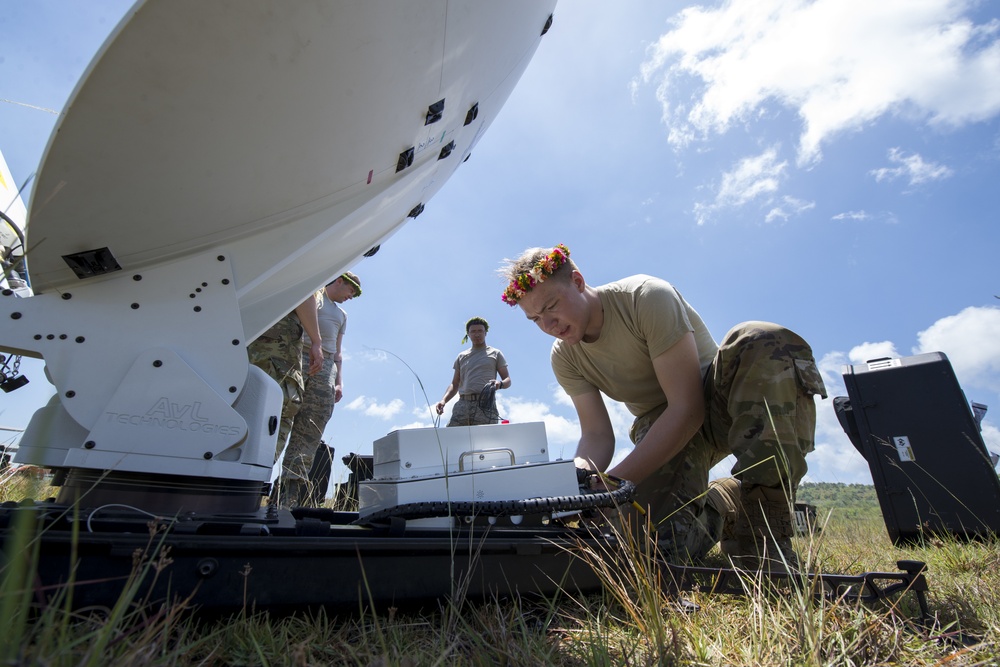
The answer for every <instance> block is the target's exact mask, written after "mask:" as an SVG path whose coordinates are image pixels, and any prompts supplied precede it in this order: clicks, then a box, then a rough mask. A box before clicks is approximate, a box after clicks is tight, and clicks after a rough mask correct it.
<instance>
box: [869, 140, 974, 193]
mask: <svg viewBox="0 0 1000 667" xmlns="http://www.w3.org/2000/svg"><path fill="white" fill-rule="evenodd" d="M888 157H889V162H894V163H896V164H898V165H899V166H898V167H882V168H880V169H872V170H871V171H870V172H869V173H870V174H871V175H873V176H874V177H875V180H876V181H878V182H882V181H893V180H895V179H897V178H900V177H905V178H907V179H908V180H909V183H910V185H920V184H921V183H926V182H927V181H940V180H941V179H943V178H948V177H949V176H951V175H952V174H953V173H954V172H953V171H952V170H951V169H950V168H949V167H946V166H944V165H941V164H935V163H934V162H924V159H923V158H922V157H921V156H920V155H919V154H917V153H914V154H912V155H904V154H903V151H902V150H900V149H899V148H890V149H889V156H888Z"/></svg>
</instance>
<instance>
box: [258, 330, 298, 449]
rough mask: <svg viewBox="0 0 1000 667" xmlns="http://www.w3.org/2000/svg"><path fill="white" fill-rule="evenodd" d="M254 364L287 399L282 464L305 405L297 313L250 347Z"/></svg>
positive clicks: (281, 429)
mask: <svg viewBox="0 0 1000 667" xmlns="http://www.w3.org/2000/svg"><path fill="white" fill-rule="evenodd" d="M247 354H248V355H249V357H250V363H251V364H253V365H254V366H256V367H257V368H260V369H261V370H262V371H264V372H265V373H267V374H268V375H270V376H271V377H272V378H274V380H275V381H276V382H277V383H278V385H279V386H280V387H281V391H282V394H283V399H282V403H281V418H280V421H279V424H278V444H277V448H276V450H275V452H274V460H275V461H277V460H278V456H279V455H280V454H281V450H282V448H284V446H285V440H287V439H288V434H289V433H291V431H292V424H293V423H294V422H295V415H296V413H297V412H298V411H299V405H300V404H301V403H302V392H303V391H304V390H305V382H304V379H303V376H302V325H301V324H299V318H298V316H297V315H295V313H290V314H288V315H286V316H285V317H283V318H282V319H280V320H278V322H277V323H275V324H274V326H272V327H271V328H270V329H268V330H267V331H265V332H264V333H262V334H261V335H260V336H258V337H257V339H256V340H254V341H253V342H252V343H250V345H248V346H247Z"/></svg>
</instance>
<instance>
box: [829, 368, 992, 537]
mask: <svg viewBox="0 0 1000 667" xmlns="http://www.w3.org/2000/svg"><path fill="white" fill-rule="evenodd" d="M844 384H845V385H846V387H847V394H848V398H847V399H845V398H844V397H838V398H836V399H834V408H835V409H836V412H837V416H838V418H839V419H840V422H841V425H842V426H843V427H844V430H845V431H847V434H848V435H849V436H850V437H851V441H852V442H853V443H854V446H855V447H857V449H858V451H860V452H861V454H862V455H863V456H864V457H865V459H866V460H867V461H868V465H869V467H870V468H871V473H872V479H873V481H874V483H875V491H876V493H877V495H878V499H879V504H880V505H881V507H882V515H883V517H884V518H885V525H886V528H887V529H888V531H889V537H890V538H891V539H892V541H893V543H894V544H897V545H900V544H907V543H913V542H916V541H919V540H920V539H921V537H922V536H924V535H945V534H950V535H954V536H956V537H958V538H960V539H971V538H976V537H985V536H988V535H991V534H996V533H998V532H1000V478H998V477H997V474H996V472H995V470H994V469H993V463H992V461H991V460H990V456H989V453H988V452H987V450H986V446H985V444H984V443H983V439H982V435H981V434H980V429H979V423H978V421H977V420H976V418H975V417H974V416H973V414H972V411H971V410H970V408H969V404H968V402H967V401H966V398H965V394H964V393H963V392H962V389H961V387H960V386H959V384H958V379H957V378H956V377H955V373H954V370H953V369H952V367H951V363H950V362H949V361H948V358H947V357H946V356H945V355H944V354H943V353H941V352H932V353H929V354H919V355H915V356H911V357H902V358H896V359H888V358H887V359H875V360H872V361H869V362H867V363H864V364H858V365H854V366H845V367H844Z"/></svg>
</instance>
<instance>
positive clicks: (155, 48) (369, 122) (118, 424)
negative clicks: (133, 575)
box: [0, 0, 555, 495]
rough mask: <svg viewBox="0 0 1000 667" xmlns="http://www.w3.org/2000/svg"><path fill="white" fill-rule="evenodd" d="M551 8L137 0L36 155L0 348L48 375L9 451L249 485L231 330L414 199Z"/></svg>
mask: <svg viewBox="0 0 1000 667" xmlns="http://www.w3.org/2000/svg"><path fill="white" fill-rule="evenodd" d="M554 5H555V2H554V0H547V1H542V0H515V1H508V2H504V3H485V2H479V1H477V0H464V1H456V0H425V1H422V2H419V3H416V2H398V1H396V0H366V1H365V2H352V1H350V0H342V1H339V2H330V1H329V0H300V1H297V2H286V1H283V0H147V1H145V2H139V3H137V4H136V6H135V7H134V8H133V9H132V10H131V11H130V12H129V14H128V15H127V16H126V17H125V19H123V21H122V22H121V24H120V25H119V26H118V27H117V28H116V29H115V31H114V32H113V34H112V35H111V36H110V37H109V39H108V41H107V42H106V43H105V45H104V46H103V48H102V49H101V51H100V52H99V53H98V55H97V56H96V58H95V59H94V61H93V63H91V65H90V67H89V68H88V69H87V71H86V72H85V74H84V76H83V77H82V79H81V81H80V83H79V84H78V85H77V88H76V90H75V91H74V93H73V95H72V96H71V97H70V101H69V103H68V105H67V108H66V110H65V112H64V114H63V115H62V117H61V120H60V122H59V124H58V125H57V127H56V129H55V131H54V132H53V135H52V137H51V139H50V141H49V145H48V147H47V149H46V153H45V156H44V158H43V162H42V166H41V168H40V170H39V173H38V177H37V181H36V184H35V187H34V191H33V195H32V199H31V203H30V207H29V215H28V227H29V245H30V246H31V247H33V250H32V251H31V253H30V267H31V283H32V287H33V289H34V292H35V294H36V296H34V297H31V298H28V299H17V298H7V299H2V300H0V304H2V306H0V307H2V308H3V313H0V318H2V319H3V324H2V325H0V327H2V328H0V347H2V348H4V349H8V350H10V351H15V352H20V353H23V354H28V355H30V356H42V357H44V358H45V360H46V367H47V372H48V375H49V377H50V379H51V380H52V382H53V384H55V386H56V388H57V390H58V394H57V396H56V397H55V398H54V399H53V401H52V403H50V404H49V406H46V407H45V408H42V409H41V410H39V412H38V413H37V414H36V415H35V417H34V418H33V420H32V423H31V424H30V425H29V427H28V429H27V430H26V432H25V435H24V438H23V439H22V443H21V449H20V452H19V459H20V460H22V461H24V462H31V463H36V464H38V465H47V466H50V467H54V468H63V469H70V470H73V471H83V470H89V471H94V474H95V475H96V474H98V472H99V473H100V475H104V471H108V470H112V471H115V473H123V474H130V475H140V476H145V475H152V476H159V475H164V474H166V475H175V476H194V477H198V478H206V477H207V478H213V479H216V480H232V481H233V482H234V483H235V484H237V486H239V487H240V493H238V494H237V495H241V494H242V491H243V490H244V489H245V488H247V485H249V487H253V486H254V485H258V487H259V484H260V483H261V482H266V480H267V479H269V476H270V466H271V463H272V461H271V457H272V452H273V443H274V435H273V433H269V432H268V431H269V430H270V429H269V426H268V416H273V414H274V412H275V405H276V403H275V401H276V400H277V399H276V398H275V394H274V392H275V391H276V385H274V384H273V383H272V382H271V381H270V380H269V379H268V378H266V377H257V376H256V375H255V373H254V372H253V371H256V369H253V371H251V372H250V373H249V374H248V370H247V367H248V364H247V360H246V352H245V346H246V344H247V342H249V341H250V340H252V339H253V338H254V337H256V336H257V335H258V334H259V333H260V332H261V331H263V330H264V329H265V328H267V327H268V326H270V324H272V323H273V322H275V321H276V320H277V319H279V318H280V317H281V316H283V315H284V314H285V313H286V312H288V311H289V310H291V309H292V308H293V307H294V306H295V305H296V304H298V303H299V302H301V301H302V300H303V299H304V298H305V297H306V296H307V295H308V294H309V293H311V292H312V291H313V290H314V289H316V288H317V287H319V286H321V285H322V284H324V283H326V282H328V281H329V280H330V279H331V278H332V277H334V276H336V275H338V274H339V273H340V272H342V271H343V270H344V269H346V268H348V267H349V266H351V265H352V264H353V263H354V262H356V261H358V260H359V259H360V258H361V256H362V254H363V253H364V252H365V251H367V250H368V249H369V248H371V247H373V246H375V245H377V244H379V243H381V242H382V241H383V240H384V239H385V238H387V237H388V236H389V235H391V234H392V233H393V232H394V231H395V230H396V229H397V228H398V227H399V226H400V225H401V224H403V222H405V221H406V220H407V218H408V217H413V216H415V215H418V214H419V212H420V211H421V210H422V209H423V206H424V205H425V204H426V203H427V201H428V199H429V198H430V197H431V196H432V195H433V194H434V193H435V192H436V191H437V190H438V189H439V188H440V187H441V186H442V185H443V184H444V182H445V181H446V180H447V179H448V177H450V175H451V174H452V173H453V172H454V171H455V169H456V168H457V167H458V166H459V165H460V164H461V163H462V161H463V160H464V159H465V158H466V157H467V156H468V155H469V153H470V152H471V150H472V148H473V147H474V146H475V144H476V142H477V140H478V139H479V137H480V136H481V135H482V133H483V131H484V130H485V129H486V128H487V127H488V125H489V124H490V122H492V120H493V119H494V118H495V117H496V114H497V113H498V111H499V109H500V107H501V106H502V104H503V103H504V102H505V100H506V99H507V97H508V95H509V94H510V92H511V90H512V88H513V86H514V85H515V83H516V82H517V80H518V79H519V78H520V75H521V73H522V72H523V70H524V68H525V67H526V66H527V63H528V61H529V60H530V58H531V56H532V54H533V53H534V51H535V49H536V47H537V46H538V44H539V41H540V39H541V35H542V34H544V31H545V29H547V24H548V22H549V21H550V19H551V12H552V9H553V7H554ZM4 313H5V315H4ZM195 406H197V408H196V407H195ZM194 415H197V419H195V420H193V421H192V419H193V416H194ZM198 419H200V420H202V421H198ZM185 420H187V421H185ZM102 479H103V477H102ZM147 481H148V480H147V479H146V478H145V477H143V478H142V484H143V485H145V484H146V483H147ZM64 488H65V487H64Z"/></svg>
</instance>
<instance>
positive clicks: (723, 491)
mask: <svg viewBox="0 0 1000 667" xmlns="http://www.w3.org/2000/svg"><path fill="white" fill-rule="evenodd" d="M740 494H741V491H740V481H739V480H738V479H736V478H734V477H723V478H721V479H713V480H712V481H711V482H709V483H708V492H707V494H706V498H705V502H706V503H707V504H708V505H709V506H710V507H712V508H713V509H714V510H715V511H716V512H717V513H718V514H719V516H721V517H722V530H721V535H720V539H719V549H721V550H722V553H724V554H726V555H734V554H738V553H739V540H737V539H736V525H737V524H738V523H739V521H740V516H741V515H742V514H743V505H742V502H741V500H740Z"/></svg>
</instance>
